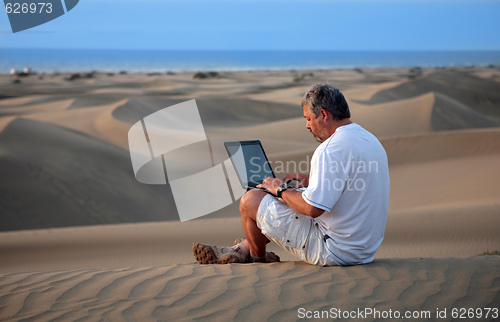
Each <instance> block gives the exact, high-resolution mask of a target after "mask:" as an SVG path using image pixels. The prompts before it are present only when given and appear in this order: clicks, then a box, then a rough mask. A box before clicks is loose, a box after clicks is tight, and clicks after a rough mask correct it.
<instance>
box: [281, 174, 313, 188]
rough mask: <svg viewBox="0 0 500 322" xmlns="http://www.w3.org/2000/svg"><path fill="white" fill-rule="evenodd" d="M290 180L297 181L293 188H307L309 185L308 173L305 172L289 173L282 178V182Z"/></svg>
mask: <svg viewBox="0 0 500 322" xmlns="http://www.w3.org/2000/svg"><path fill="white" fill-rule="evenodd" d="M291 180H297V181H299V183H298V184H297V185H296V186H295V188H307V186H308V185H309V175H308V174H305V173H300V172H295V173H289V174H287V175H286V176H285V177H284V178H283V181H284V182H288V181H291Z"/></svg>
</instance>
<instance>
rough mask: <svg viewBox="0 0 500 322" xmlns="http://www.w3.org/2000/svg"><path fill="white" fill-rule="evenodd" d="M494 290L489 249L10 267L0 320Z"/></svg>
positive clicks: (460, 300)
mask: <svg viewBox="0 0 500 322" xmlns="http://www.w3.org/2000/svg"><path fill="white" fill-rule="evenodd" d="M499 291H500V258H499V257H486V256H478V257H470V258H439V259H438V258H427V259H419V258H411V259H382V260H377V261H375V262H374V263H372V264H368V265H363V266H356V267H316V266H312V265H308V264H305V263H300V262H284V263H274V264H233V265H197V264H187V265H173V266H165V267H150V268H126V269H111V270H73V271H59V272H45V273H14V274H3V275H0V320H7V321H31V320H36V321H48V320H57V321H59V320H61V321H68V320H71V321H77V320H80V319H82V320H87V321H88V320H89V321H94V320H112V321H124V320H125V321H130V320H132V321H149V320H151V321H157V320H160V321H168V320H173V319H175V320H195V319H203V320H238V321H239V320H287V321H289V320H298V310H299V309H300V308H304V309H305V310H311V311H314V310H320V311H323V310H326V311H329V310H330V309H331V308H337V309H340V310H357V309H358V308H360V309H362V310H363V309H364V308H372V309H377V310H379V311H382V310H389V309H391V310H392V311H395V310H398V311H401V312H404V311H407V310H426V311H430V312H431V313H432V314H433V315H432V316H433V318H435V312H436V308H439V309H440V310H443V309H445V308H446V309H447V310H448V312H450V310H451V309H452V308H462V307H464V308H470V307H472V308H483V307H497V308H498V307H499V306H500V295H499V294H500V292H499ZM368 320H373V317H369V318H368ZM446 320H451V315H450V316H449V318H448V319H445V320H443V321H446Z"/></svg>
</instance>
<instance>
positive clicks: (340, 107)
mask: <svg viewBox="0 0 500 322" xmlns="http://www.w3.org/2000/svg"><path fill="white" fill-rule="evenodd" d="M305 105H307V106H308V107H309V110H310V111H311V112H312V113H314V115H316V116H318V115H319V111H321V110H322V109H324V110H326V111H328V112H330V113H332V115H333V118H334V119H335V120H339V121H340V120H343V119H346V118H350V117H351V112H350V111H349V106H348V105H347V102H346V100H345V98H344V95H342V93H341V92H340V90H339V89H338V88H336V87H333V86H332V85H330V84H322V83H319V84H314V85H312V86H311V87H309V89H308V90H307V92H306V94H305V95H304V98H303V99H302V106H305Z"/></svg>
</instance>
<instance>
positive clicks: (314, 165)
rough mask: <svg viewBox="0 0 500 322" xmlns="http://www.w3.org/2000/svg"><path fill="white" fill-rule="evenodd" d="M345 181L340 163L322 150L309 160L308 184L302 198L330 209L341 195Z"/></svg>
mask: <svg viewBox="0 0 500 322" xmlns="http://www.w3.org/2000/svg"><path fill="white" fill-rule="evenodd" d="M346 181H347V178H346V176H345V174H344V171H342V166H341V163H340V162H339V161H338V159H337V158H336V157H335V156H333V155H331V154H329V153H327V152H326V151H324V150H323V151H321V152H319V153H317V155H316V154H315V155H314V156H313V158H312V160H311V172H310V174H309V186H308V187H307V189H306V190H304V192H302V198H303V199H304V201H305V202H307V203H308V204H310V205H311V206H314V207H316V208H319V209H323V210H325V211H331V210H332V208H333V206H334V205H335V203H336V202H337V201H338V200H339V198H340V196H341V195H342V192H343V191H344V186H345V183H346Z"/></svg>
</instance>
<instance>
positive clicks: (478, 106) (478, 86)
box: [364, 70, 500, 118]
mask: <svg viewBox="0 0 500 322" xmlns="http://www.w3.org/2000/svg"><path fill="white" fill-rule="evenodd" d="M428 92H436V93H441V94H443V95H446V96H448V97H452V98H453V99H455V100H456V101H458V102H460V103H462V104H464V105H466V106H468V107H469V108H471V109H474V110H476V111H477V112H479V113H481V114H484V115H486V116H493V117H496V118H500V110H499V109H498V106H499V104H500V84H499V83H498V82H494V81H491V80H486V79H482V78H478V77H475V76H471V75H468V74H466V73H463V72H460V71H457V70H447V71H439V72H436V73H432V74H430V75H428V76H425V77H423V78H421V79H417V80H414V81H411V82H406V83H403V84H401V85H399V86H396V87H393V88H390V89H386V90H382V91H380V92H378V93H376V94H375V95H373V96H372V97H371V99H370V100H369V101H365V102H364V103H367V104H380V103H383V102H389V101H393V100H400V99H404V98H409V97H414V96H418V95H422V94H425V93H428Z"/></svg>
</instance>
